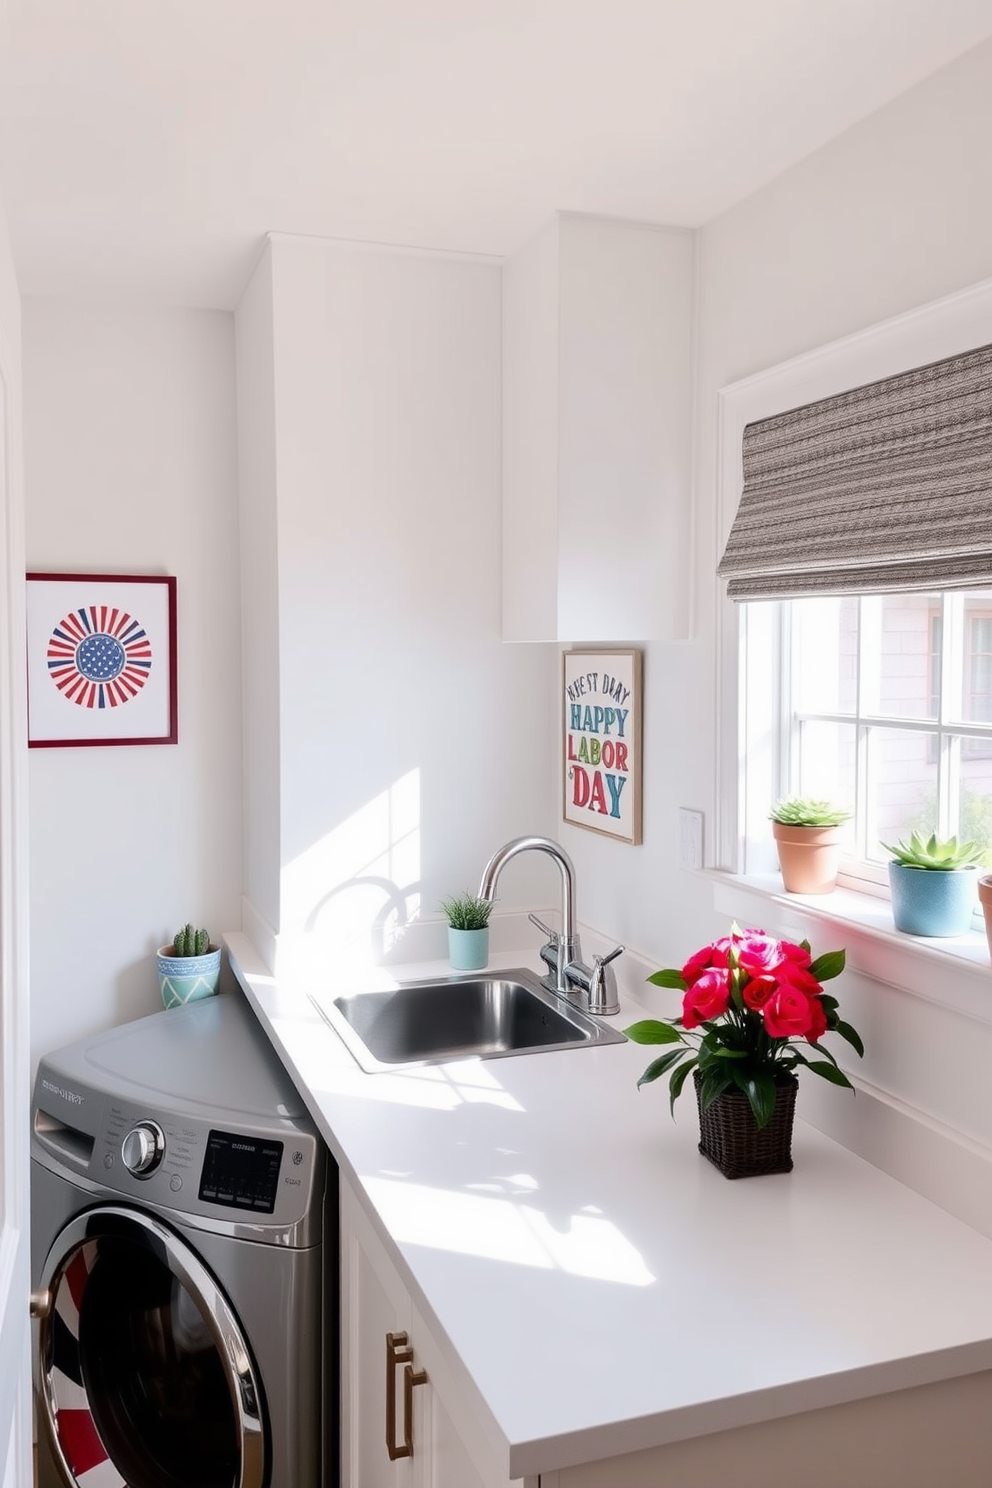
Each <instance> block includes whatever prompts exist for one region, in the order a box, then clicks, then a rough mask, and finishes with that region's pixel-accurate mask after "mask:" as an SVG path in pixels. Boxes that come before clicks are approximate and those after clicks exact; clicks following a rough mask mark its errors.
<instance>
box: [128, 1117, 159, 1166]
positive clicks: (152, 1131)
mask: <svg viewBox="0 0 992 1488" xmlns="http://www.w3.org/2000/svg"><path fill="white" fill-rule="evenodd" d="M164 1155H165V1133H164V1132H163V1130H162V1128H161V1127H160V1126H159V1124H158V1122H157V1121H139V1122H138V1123H137V1125H136V1126H132V1128H131V1130H130V1131H129V1132H128V1134H127V1136H126V1137H125V1138H124V1140H123V1142H122V1143H121V1162H122V1163H123V1164H124V1166H125V1167H126V1168H127V1170H128V1172H129V1173H132V1174H133V1175H134V1177H135V1178H150V1177H151V1175H152V1173H154V1171H155V1169H156V1168H157V1167H158V1165H159V1163H160V1162H161V1161H162V1158H163V1157H164Z"/></svg>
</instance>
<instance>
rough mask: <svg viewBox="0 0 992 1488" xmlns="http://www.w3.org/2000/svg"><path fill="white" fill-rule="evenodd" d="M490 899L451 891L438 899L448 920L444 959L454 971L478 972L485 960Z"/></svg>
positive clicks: (486, 958)
mask: <svg viewBox="0 0 992 1488" xmlns="http://www.w3.org/2000/svg"><path fill="white" fill-rule="evenodd" d="M492 912H493V901H492V900H491V899H480V898H479V897H478V895H477V894H470V893H469V892H468V890H466V891H465V893H464V894H455V895H452V896H451V897H450V898H448V899H442V901H441V913H442V914H443V915H444V917H445V919H446V920H447V921H448V960H449V962H450V963H451V965H452V967H453V968H454V969H455V970H456V971H480V970H481V969H482V967H483V966H485V964H486V962H487V961H488V960H489V916H490V915H491V914H492Z"/></svg>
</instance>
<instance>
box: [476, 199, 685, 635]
mask: <svg viewBox="0 0 992 1488" xmlns="http://www.w3.org/2000/svg"><path fill="white" fill-rule="evenodd" d="M692 286H693V237H692V234H691V233H689V232H684V231H680V230H678V229H671V228H658V227H646V226H643V225H641V224H639V223H630V222H620V221H614V220H608V219H604V218H598V217H583V216H573V215H570V214H566V213H563V214H560V215H558V216H557V217H556V218H555V219H554V220H553V221H552V222H551V223H549V225H548V226H547V227H546V228H544V230H543V231H542V232H540V233H539V234H538V236H537V237H536V238H534V239H532V240H531V241H530V242H529V243H527V244H526V245H525V246H524V247H523V248H522V249H521V250H520V251H519V252H518V253H516V254H515V255H514V256H513V257H512V258H510V259H508V260H507V262H506V263H505V265H504V268H503V639H504V640H507V641H565V642H592V641H596V642H605V641H610V642H617V641H626V642H632V641H640V640H650V639H665V640H678V639H682V638H684V637H685V636H686V635H687V633H688V631H687V624H688V571H689V503H690V474H691V434H692V428H691V425H692Z"/></svg>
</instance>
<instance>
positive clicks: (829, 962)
mask: <svg viewBox="0 0 992 1488" xmlns="http://www.w3.org/2000/svg"><path fill="white" fill-rule="evenodd" d="M846 962H847V952H846V951H843V950H842V951H824V953H823V955H822V956H817V958H816V960H815V961H814V962H813V963H812V965H811V966H810V975H811V976H815V977H816V980H817V981H818V982H829V981H831V980H832V979H833V978H834V977H837V976H840V974H841V972H842V971H843V970H844V966H845V963H846Z"/></svg>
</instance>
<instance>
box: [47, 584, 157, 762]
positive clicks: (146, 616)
mask: <svg viewBox="0 0 992 1488" xmlns="http://www.w3.org/2000/svg"><path fill="white" fill-rule="evenodd" d="M27 651H28V655H27V664H28V746H29V747H30V748H32V749H46V748H54V747H58V746H67V745H100V744H175V743H176V741H177V739H178V725H177V718H176V696H177V684H176V581H175V579H174V578H170V577H165V576H158V575H150V574H67V573H29V574H28V576H27Z"/></svg>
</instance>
